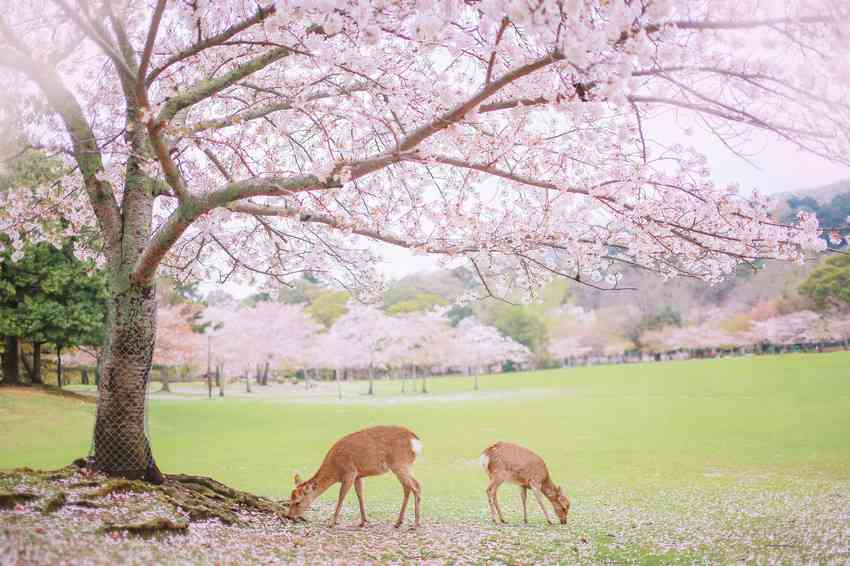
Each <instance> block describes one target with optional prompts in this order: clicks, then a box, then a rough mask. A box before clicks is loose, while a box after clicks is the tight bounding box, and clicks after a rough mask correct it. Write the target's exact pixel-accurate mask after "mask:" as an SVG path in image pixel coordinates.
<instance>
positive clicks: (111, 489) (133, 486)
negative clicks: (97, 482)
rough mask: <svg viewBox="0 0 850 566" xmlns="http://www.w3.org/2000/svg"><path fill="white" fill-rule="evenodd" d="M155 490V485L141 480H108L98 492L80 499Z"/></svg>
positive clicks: (84, 495)
mask: <svg viewBox="0 0 850 566" xmlns="http://www.w3.org/2000/svg"><path fill="white" fill-rule="evenodd" d="M153 490H154V486H153V485H151V484H149V483H145V482H143V481H139V480H124V479H117V480H108V481H107V482H106V483H104V484H102V485H101V486H100V487H99V488H97V489H96V490H94V491H90V492H88V493H85V494H83V495H82V496H81V497H80V499H88V500H92V499H98V498H100V497H106V496H107V495H111V494H113V493H123V492H127V491H132V492H133V493H147V492H149V491H153Z"/></svg>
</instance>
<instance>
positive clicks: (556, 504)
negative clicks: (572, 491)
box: [545, 485, 570, 525]
mask: <svg viewBox="0 0 850 566" xmlns="http://www.w3.org/2000/svg"><path fill="white" fill-rule="evenodd" d="M545 495H546V497H547V498H548V499H549V501H551V502H552V507H553V508H554V509H555V514H556V515H558V519H559V520H560V521H561V524H562V525H566V524H567V514H569V512H570V498H569V497H567V496H566V494H564V492H563V491H562V490H561V486H559V485H557V486H555V489H553V490H552V491H550V492H549V493H547V494H545Z"/></svg>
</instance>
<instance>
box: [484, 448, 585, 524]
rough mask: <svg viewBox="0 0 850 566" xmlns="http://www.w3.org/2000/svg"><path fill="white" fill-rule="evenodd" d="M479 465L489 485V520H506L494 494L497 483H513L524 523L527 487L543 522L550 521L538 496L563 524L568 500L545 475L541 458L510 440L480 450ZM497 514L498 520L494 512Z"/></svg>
mask: <svg viewBox="0 0 850 566" xmlns="http://www.w3.org/2000/svg"><path fill="white" fill-rule="evenodd" d="M481 466H482V467H483V468H484V471H485V472H487V475H488V476H490V485H489V486H488V487H487V500H488V502H489V503H490V514H491V515H492V517H493V522H494V523H497V524H498V522H499V521H501V522H502V523H507V521H505V519H504V517H502V510H501V509H500V508H499V500H498V499H497V498H496V493H497V491H498V490H499V486H500V485H502V483H504V482H510V483H514V484H517V485H518V486H519V487H520V489H521V490H522V491H521V492H520V495H521V496H522V520H523V522H525V523H526V524H527V523H528V507H527V506H526V498H527V497H528V490H529V489H531V490H532V491H533V492H534V497H535V498H536V499H537V504H538V505H540V508H541V509H542V510H543V514H544V515H545V516H546V522H547V523H549V524H550V525H551V524H552V521H551V520H550V519H549V512H548V511H547V510H546V507H545V506H544V505H543V499H542V497H541V494H542V495H545V496H546V498H547V499H548V500H549V501H550V502H551V503H552V507H554V509H555V514H557V515H558V519H560V520H561V524H562V525H563V524H566V522H567V513H569V511H570V499H569V498H568V497H567V496H566V495H564V493H563V492H562V491H561V488H560V487H559V486H557V485H555V484H554V483H553V482H552V478H551V477H549V470H548V469H547V468H546V462H544V461H543V458H541V457H540V456H538V455H537V454H535V453H534V452H532V451H531V450H529V449H528V448H524V447H522V446H519V445H517V444H511V443H510V442H497V443H496V444H494V445H492V446H490V447H489V448H487V449H486V450H485V451H484V452H482V453H481ZM497 514H498V520H497V519H496V515H497Z"/></svg>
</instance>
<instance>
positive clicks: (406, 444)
mask: <svg viewBox="0 0 850 566" xmlns="http://www.w3.org/2000/svg"><path fill="white" fill-rule="evenodd" d="M412 440H417V441H418V440H419V437H418V436H416V435H415V434H414V433H413V432H411V431H410V430H408V429H406V428H404V427H398V426H376V427H372V428H367V429H363V430H360V431H357V432H354V433H351V434H349V435H348V436H344V437H343V438H341V439H339V440H338V441H336V443H335V444H334V445H333V446H331V449H330V450H329V451H328V453H327V455H326V456H325V459H324V461H323V462H322V465H321V466H319V469H318V470H317V471H316V473H315V474H314V475H313V477H311V478H310V479H309V480H307V481H305V482H302V481H300V478H299V477H298V476H297V475H296V476H295V484H296V486H295V489H294V490H293V491H292V496H291V498H290V501H291V502H290V507H289V518H291V519H301V518H302V517H303V515H304V512H306V511H307V510H308V509H309V508H310V505H311V504H312V502H313V501H314V500H315V499H316V498H317V497H319V496H320V495H321V494H322V493H324V491H325V490H327V489H328V488H329V487H330V486H332V485H334V484H335V483H337V482H340V483H341V484H342V485H341V486H340V488H339V499H338V501H337V506H336V511H335V512H334V516H333V520H332V521H331V526H335V525H336V523H337V519H338V518H339V511H340V509H341V508H342V503H343V501H344V500H345V496H346V494H347V493H348V490H349V489H350V488H351V486H352V485H354V489H355V491H356V493H357V499H358V502H359V504H360V525H361V526H364V525H366V523H367V522H368V521H367V519H366V512H365V510H364V507H363V480H362V478H365V477H369V476H379V475H381V474H385V473H387V472H389V471H391V472H393V473H394V474H395V475H396V477H397V478H398V481H399V482H400V483H401V486H402V488H403V489H404V500H403V502H402V504H401V511H400V512H399V516H398V521H397V522H396V527H400V526H401V524H402V523H403V522H404V513H405V510H406V509H407V500H408V498H409V497H410V493H411V492H413V497H414V511H415V515H416V523H415V526H417V527H418V526H419V499H420V491H421V490H420V486H419V482H418V481H416V479H415V478H414V477H413V472H412V470H411V468H412V466H413V462H414V461H415V460H416V453H415V452H414V451H413V448H412V444H411V441H412Z"/></svg>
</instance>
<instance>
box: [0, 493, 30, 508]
mask: <svg viewBox="0 0 850 566" xmlns="http://www.w3.org/2000/svg"><path fill="white" fill-rule="evenodd" d="M33 499H38V495H36V494H35V493H26V492H13V491H0V509H14V508H15V506H17V505H22V504H24V503H27V502H29V501H32V500H33Z"/></svg>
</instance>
